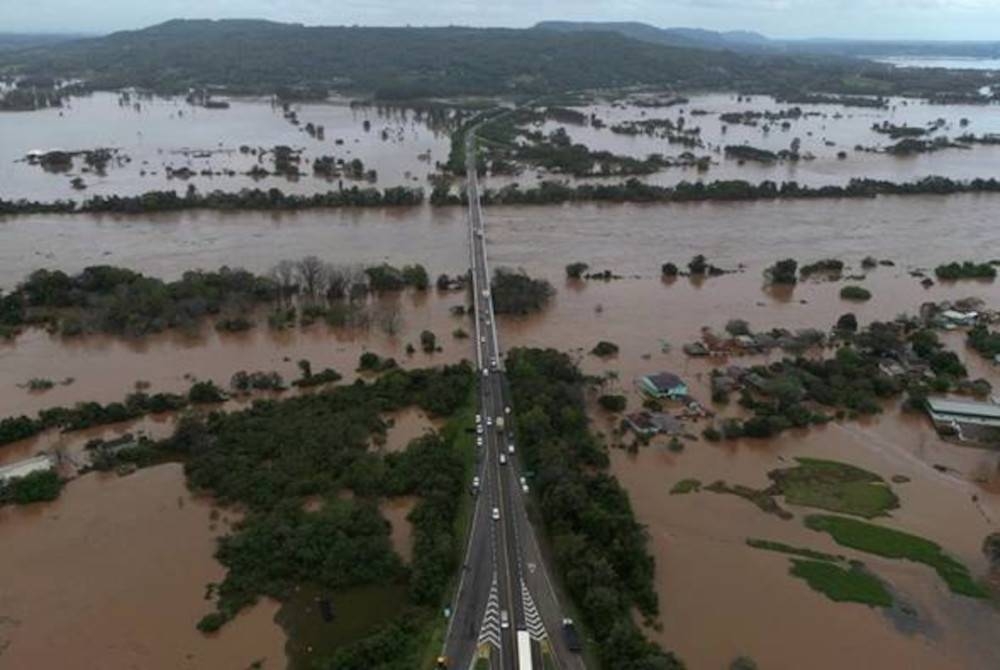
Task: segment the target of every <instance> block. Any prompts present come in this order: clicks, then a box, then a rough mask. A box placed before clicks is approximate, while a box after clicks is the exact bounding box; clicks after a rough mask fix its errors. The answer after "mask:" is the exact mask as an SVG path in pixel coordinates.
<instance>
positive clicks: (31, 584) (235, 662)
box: [0, 464, 285, 670]
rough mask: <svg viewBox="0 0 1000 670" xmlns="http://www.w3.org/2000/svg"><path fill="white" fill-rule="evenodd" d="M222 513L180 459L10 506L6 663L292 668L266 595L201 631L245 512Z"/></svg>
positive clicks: (1, 523)
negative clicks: (219, 544) (226, 539)
mask: <svg viewBox="0 0 1000 670" xmlns="http://www.w3.org/2000/svg"><path fill="white" fill-rule="evenodd" d="M212 510H213V508H212V505H211V504H210V503H209V502H208V501H205V500H201V499H198V498H194V497H192V496H191V495H190V494H189V493H188V492H187V490H186V489H185V486H184V475H183V472H182V470H181V466H180V465H177V464H168V465H161V466H157V467H154V468H150V469H147V470H141V471H139V472H136V473H135V474H133V475H130V476H128V477H121V478H118V477H106V476H101V475H97V474H91V475H87V476H85V477H81V478H79V479H77V480H75V481H74V482H72V484H71V485H70V486H69V487H67V489H66V491H65V492H64V493H63V495H62V497H61V498H60V499H59V500H57V501H56V502H54V503H51V504H45V505H34V506H31V507H28V508H5V509H3V510H0V534H2V537H3V545H4V551H3V557H2V558H0V563H2V570H3V573H4V574H5V575H8V578H7V579H5V580H4V587H3V591H2V593H0V621H2V622H3V623H2V624H0V650H2V651H0V665H2V666H3V667H5V668H8V667H9V668H47V667H53V668H54V667H60V666H63V665H65V664H66V663H67V659H72V664H73V665H74V666H76V667H90V668H108V669H109V670H119V669H120V670H126V669H129V668H151V669H157V670H159V669H162V670H173V669H176V668H192V669H199V670H200V669H204V670H210V669H211V670H214V669H216V668H245V667H248V666H250V665H251V664H252V663H254V662H255V661H260V662H261V666H260V667H263V668H284V667H285V654H284V635H283V633H282V631H281V628H280V627H279V626H278V625H277V624H276V623H275V622H274V620H273V619H274V616H275V614H276V613H277V610H278V605H277V603H274V602H266V601H262V602H260V603H258V604H257V605H256V606H254V607H253V608H251V609H249V610H247V611H246V612H245V613H243V614H241V615H240V616H239V617H237V618H236V619H235V620H234V621H233V622H232V624H231V625H230V626H228V627H226V629H225V630H223V631H220V632H219V633H218V634H217V635H215V636H211V637H206V636H204V635H202V634H201V633H200V632H198V631H197V630H196V629H195V626H194V624H195V623H196V622H197V621H198V619H199V618H201V616H202V615H204V614H205V613H206V612H208V611H209V610H210V608H211V602H210V601H208V600H206V599H205V597H204V593H205V587H206V585H207V584H208V583H209V582H215V581H219V580H220V579H221V578H222V576H223V572H224V571H223V569H222V566H220V565H219V564H218V563H216V562H215V560H214V559H213V557H212V555H213V553H214V551H215V538H216V537H217V536H218V535H221V534H223V533H225V532H226V531H227V528H228V525H229V523H231V522H232V521H233V520H234V517H233V515H232V514H231V513H227V512H223V513H222V514H221V515H220V516H219V517H218V518H217V519H215V520H213V519H214V517H215V515H214V514H213V512H212ZM15 577H16V578H15ZM82 622H89V623H86V624H83V623H82Z"/></svg>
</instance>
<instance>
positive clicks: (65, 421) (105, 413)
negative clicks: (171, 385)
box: [0, 381, 227, 445]
mask: <svg viewBox="0 0 1000 670" xmlns="http://www.w3.org/2000/svg"><path fill="white" fill-rule="evenodd" d="M226 397H227V396H226V395H225V393H224V392H223V391H222V389H220V388H219V387H218V386H216V385H215V384H214V383H213V382H211V381H200V382H194V383H193V384H192V385H191V388H190V389H189V390H188V392H187V393H184V394H180V393H145V392H143V391H136V392H135V393H130V394H129V395H127V396H125V399H124V400H123V401H120V402H110V403H107V404H101V403H99V402H94V401H89V402H80V403H77V404H76V405H74V406H73V407H50V408H48V409H43V410H40V411H39V412H38V414H37V415H36V417H35V418H31V417H29V416H27V415H24V414H22V415H19V416H13V417H6V418H4V419H0V445H4V444H10V443H11V442H17V441H18V440H25V439H28V438H29V437H34V436H35V435H38V434H39V433H41V432H43V431H46V430H50V429H59V430H62V431H64V432H69V431H74V430H84V429H85V428H93V427H95V426H106V425H108V424H112V423H121V422H122V421H132V420H134V419H138V418H141V417H143V416H146V415H147V414H159V413H162V412H178V411H180V410H182V409H185V408H187V407H189V406H191V405H200V404H206V403H217V402H222V401H223V400H225V399H226Z"/></svg>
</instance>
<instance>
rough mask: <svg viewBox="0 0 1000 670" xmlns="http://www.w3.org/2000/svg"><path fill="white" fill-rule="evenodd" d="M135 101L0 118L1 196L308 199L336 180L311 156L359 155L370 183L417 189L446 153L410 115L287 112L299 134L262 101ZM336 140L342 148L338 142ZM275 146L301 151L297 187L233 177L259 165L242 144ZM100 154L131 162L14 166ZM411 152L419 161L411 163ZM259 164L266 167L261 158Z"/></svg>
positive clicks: (104, 96)
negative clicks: (86, 168) (184, 173)
mask: <svg viewBox="0 0 1000 670" xmlns="http://www.w3.org/2000/svg"><path fill="white" fill-rule="evenodd" d="M138 102H139V104H140V107H141V108H140V109H139V110H136V109H134V108H133V107H131V106H120V105H119V104H118V96H117V95H116V94H113V93H94V94H93V95H91V96H89V97H85V98H73V99H72V100H71V101H70V102H69V105H68V106H67V107H66V108H64V109H62V110H57V109H48V110H42V111H36V112H19V113H4V114H0V137H3V138H4V141H3V143H2V145H0V198H4V199H18V198H29V199H35V200H54V199H57V198H72V199H79V198H82V197H88V196H91V195H98V194H100V195H112V194H114V195H133V194H136V193H142V192H144V191H151V190H159V189H170V190H177V191H184V190H185V189H187V187H188V184H193V185H194V186H195V187H196V188H197V189H198V190H199V191H203V192H204V191H211V190H216V189H220V190H224V191H238V190H239V189H241V188H262V189H268V188H280V189H282V190H283V191H285V192H295V193H313V192H320V191H326V190H330V189H336V188H337V181H336V180H334V181H327V180H325V179H317V178H314V177H313V174H312V161H313V159H314V158H316V157H318V156H329V155H333V156H335V157H337V158H342V159H344V160H345V161H348V162H350V161H351V160H353V159H354V158H361V159H362V161H364V163H365V167H366V169H374V170H376V171H377V172H378V182H377V184H378V185H379V186H398V185H421V184H423V183H424V182H425V179H426V176H427V174H428V173H429V172H431V171H433V169H434V167H433V166H434V161H439V160H440V161H443V160H447V156H448V150H449V139H448V136H447V134H440V133H435V132H433V131H431V130H430V129H428V127H427V126H426V125H425V124H424V123H422V122H417V121H415V120H414V119H413V118H412V115H408V116H406V117H403V116H401V115H399V114H393V115H381V116H380V115H379V114H378V112H377V110H375V109H374V108H372V109H351V108H350V106H349V105H348V104H347V102H346V101H333V102H330V103H316V104H301V105H294V106H293V107H294V108H295V109H296V110H297V111H298V116H299V119H300V121H301V125H300V126H298V127H296V126H293V125H292V124H291V123H289V122H288V121H286V120H285V119H284V118H282V114H281V109H280V107H274V106H272V105H271V103H270V102H269V101H268V100H253V99H248V100H244V99H237V100H231V101H230V103H231V107H230V108H229V109H226V110H218V109H203V108H200V107H192V106H191V105H188V104H187V103H186V102H185V101H184V100H183V98H156V99H150V100H140V101H138ZM365 121H368V122H370V124H371V130H369V131H365V130H364V122H365ZM307 122H312V123H313V124H318V125H323V126H324V127H325V139H322V140H320V139H316V138H313V137H310V136H309V135H308V134H307V133H305V132H303V130H302V128H304V127H305V124H306V123H307ZM383 130H384V131H385V132H386V138H385V139H383V137H382V131H383ZM338 139H339V140H343V143H342V144H337V140H338ZM279 144H284V145H288V146H291V147H293V148H296V149H302V150H303V153H302V164H301V165H300V170H301V171H302V172H303V173H304V174H303V176H302V177H300V178H299V179H298V180H296V181H290V180H288V179H286V178H284V177H267V178H264V179H260V180H254V179H252V178H251V177H248V176H244V175H243V174H241V173H244V172H246V171H247V170H249V169H250V168H251V167H253V166H254V165H257V164H258V160H257V157H256V156H254V155H251V154H244V153H241V152H240V151H239V148H240V146H241V145H247V146H249V147H253V148H258V147H260V148H264V149H270V148H272V147H273V146H275V145H279ZM99 147H109V148H116V149H118V150H119V151H120V153H121V154H124V155H127V156H129V157H130V158H131V159H132V160H131V162H130V163H126V164H122V165H117V164H115V163H114V162H112V164H111V165H110V166H109V167H108V169H107V174H106V175H104V176H99V175H97V174H95V173H91V172H82V171H81V168H82V167H83V161H82V159H81V158H77V159H76V161H75V166H74V169H73V170H71V171H70V172H68V173H62V174H51V173H47V172H44V171H43V170H42V168H41V167H40V166H37V165H30V164H28V163H26V162H23V160H22V159H23V158H24V156H25V155H26V154H27V153H28V152H30V151H34V150H38V151H49V150H53V149H61V150H64V151H81V150H85V149H95V148H99ZM185 152H199V153H200V154H202V155H201V156H194V155H191V154H190V153H185ZM420 155H423V156H424V158H423V159H421V158H418V156H420ZM260 164H261V166H262V167H264V168H266V169H267V170H271V169H272V166H271V161H270V158H269V157H268V158H267V159H266V160H265V161H263V162H262V163H260ZM167 167H172V168H173V169H181V168H185V167H186V168H189V169H191V170H193V171H195V172H196V173H200V172H201V171H202V170H211V171H213V172H219V171H225V170H233V171H235V172H236V173H237V176H232V177H230V176H219V175H216V176H211V177H208V176H201V175H200V174H199V175H197V176H194V177H192V178H190V179H187V180H182V179H176V178H175V179H168V177H167V175H166V168H167ZM143 172H145V175H143V174H142V173H143ZM77 175H79V176H81V177H83V179H84V181H85V182H86V183H87V185H88V188H87V189H86V190H84V191H76V190H74V189H73V188H72V187H71V186H70V183H69V182H70V178H71V177H73V176H77ZM347 183H348V185H349V184H350V182H347ZM364 183H365V182H362V184H364Z"/></svg>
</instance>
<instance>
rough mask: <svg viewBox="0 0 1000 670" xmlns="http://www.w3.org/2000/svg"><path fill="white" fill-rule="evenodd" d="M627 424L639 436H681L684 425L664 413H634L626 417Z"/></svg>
mask: <svg viewBox="0 0 1000 670" xmlns="http://www.w3.org/2000/svg"><path fill="white" fill-rule="evenodd" d="M625 424H626V425H627V426H628V427H629V428H631V429H632V430H633V431H635V432H636V433H637V434H639V435H650V436H651V435H657V434H659V433H664V434H665V435H681V434H683V432H684V423H683V422H682V421H681V420H680V419H678V418H676V417H673V416H671V415H669V414H666V413H664V412H645V411H643V412H634V413H632V414H629V415H627V416H626V417H625Z"/></svg>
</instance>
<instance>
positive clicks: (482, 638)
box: [479, 572, 500, 649]
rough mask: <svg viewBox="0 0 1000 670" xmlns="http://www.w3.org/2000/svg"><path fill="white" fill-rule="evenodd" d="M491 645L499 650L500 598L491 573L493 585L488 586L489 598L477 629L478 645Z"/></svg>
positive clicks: (494, 576)
mask: <svg viewBox="0 0 1000 670" xmlns="http://www.w3.org/2000/svg"><path fill="white" fill-rule="evenodd" d="M487 643H489V644H492V645H494V646H495V647H496V648H497V649H499V648H500V596H499V595H498V589H497V574H496V573H495V572H494V573H493V585H492V586H490V597H489V598H488V599H487V601H486V613H485V614H483V625H482V628H480V629H479V644H487Z"/></svg>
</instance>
